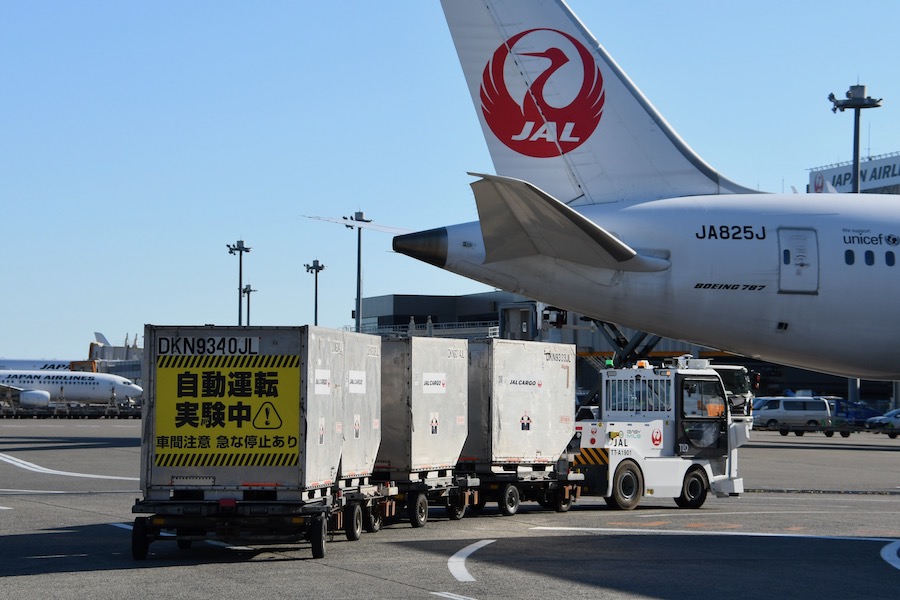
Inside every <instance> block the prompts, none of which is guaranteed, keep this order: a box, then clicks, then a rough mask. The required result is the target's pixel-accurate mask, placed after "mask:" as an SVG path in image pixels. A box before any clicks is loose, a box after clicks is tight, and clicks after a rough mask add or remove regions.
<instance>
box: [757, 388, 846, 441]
mask: <svg viewBox="0 0 900 600" xmlns="http://www.w3.org/2000/svg"><path fill="white" fill-rule="evenodd" d="M753 426H754V427H757V428H759V429H770V430H777V431H778V432H780V433H781V435H787V434H788V433H790V432H791V431H793V432H794V434H795V435H803V434H804V433H806V432H813V431H828V430H829V428H831V426H832V423H831V407H830V406H829V404H828V400H826V399H825V398H823V397H821V396H772V397H766V398H757V404H756V408H755V409H754V411H753Z"/></svg>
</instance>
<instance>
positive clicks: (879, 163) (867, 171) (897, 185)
mask: <svg viewBox="0 0 900 600" xmlns="http://www.w3.org/2000/svg"><path fill="white" fill-rule="evenodd" d="M806 189H807V191H808V192H809V193H811V194H827V193H835V192H841V193H843V192H847V193H850V192H852V191H853V161H849V162H842V163H837V164H833V165H826V166H824V167H816V168H813V169H810V170H809V184H808V185H807V188H806ZM859 191H860V192H865V193H868V194H900V152H892V153H890V154H882V155H879V156H871V157H868V158H865V159H861V160H860V162H859Z"/></svg>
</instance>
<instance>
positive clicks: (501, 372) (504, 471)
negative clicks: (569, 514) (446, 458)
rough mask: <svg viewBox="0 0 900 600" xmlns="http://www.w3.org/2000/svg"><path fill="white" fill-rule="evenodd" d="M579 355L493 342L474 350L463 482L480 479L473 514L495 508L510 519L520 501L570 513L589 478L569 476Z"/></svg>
mask: <svg viewBox="0 0 900 600" xmlns="http://www.w3.org/2000/svg"><path fill="white" fill-rule="evenodd" d="M575 388H576V385H575V347H574V346H572V345H568V344H557V343H547V342H532V341H520V340H502V339H496V338H495V339H490V340H485V341H476V342H471V343H470V344H469V410H468V415H469V418H468V422H469V435H468V438H467V439H466V443H465V445H464V447H463V450H462V454H461V455H460V459H459V463H458V466H457V469H458V471H459V473H460V474H467V475H470V476H472V477H477V478H478V479H479V480H480V481H479V483H480V485H479V486H478V488H477V492H478V494H477V500H475V507H476V508H480V507H483V506H484V505H485V504H486V503H487V502H489V501H495V502H497V504H498V506H499V508H500V512H501V513H502V514H503V515H506V516H510V515H513V514H515V513H516V512H517V511H518V509H519V504H520V502H521V501H525V500H533V501H536V502H538V503H539V504H541V506H543V507H545V508H553V509H555V510H557V511H561V512H562V511H566V510H568V509H569V507H570V506H571V504H572V502H573V501H574V500H575V499H576V498H577V497H578V495H579V491H580V487H579V486H580V483H581V481H582V480H583V478H584V477H583V475H581V474H580V473H574V472H571V470H570V464H569V460H568V454H567V453H566V447H567V444H568V442H569V441H570V440H571V439H572V436H573V434H574V431H575V429H574V424H575V423H574V421H575Z"/></svg>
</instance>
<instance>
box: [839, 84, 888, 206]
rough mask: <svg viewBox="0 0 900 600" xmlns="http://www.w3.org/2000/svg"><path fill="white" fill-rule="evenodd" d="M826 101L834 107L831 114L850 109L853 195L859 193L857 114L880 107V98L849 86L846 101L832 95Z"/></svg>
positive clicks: (860, 87) (862, 88) (863, 88)
mask: <svg viewBox="0 0 900 600" xmlns="http://www.w3.org/2000/svg"><path fill="white" fill-rule="evenodd" d="M828 99H829V100H831V103H832V104H833V105H834V106H833V107H832V109H831V112H834V113H836V112H837V111H841V112H844V111H845V110H846V109H848V108H852V109H853V112H854V116H853V193H854V194H858V193H859V112H860V111H861V110H862V109H864V108H878V107H879V106H881V98H879V99H878V100H876V99H874V98H869V97H868V96H866V86H864V85H859V84H857V85H851V86H850V89H849V90H847V99H846V100H838V99H837V98H835V97H834V94H828Z"/></svg>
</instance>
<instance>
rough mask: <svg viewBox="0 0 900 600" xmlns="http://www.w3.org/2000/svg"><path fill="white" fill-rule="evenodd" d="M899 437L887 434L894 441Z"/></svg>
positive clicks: (894, 434)
mask: <svg viewBox="0 0 900 600" xmlns="http://www.w3.org/2000/svg"><path fill="white" fill-rule="evenodd" d="M897 435H898V434H896V433H889V434H887V436H888V437H889V438H891V439H892V440H895V439H897Z"/></svg>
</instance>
